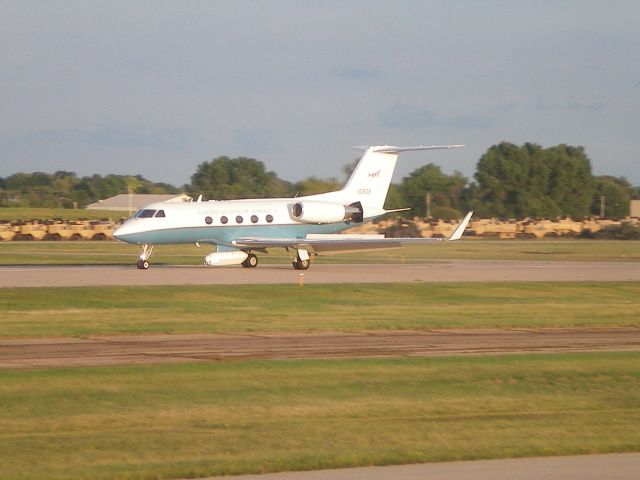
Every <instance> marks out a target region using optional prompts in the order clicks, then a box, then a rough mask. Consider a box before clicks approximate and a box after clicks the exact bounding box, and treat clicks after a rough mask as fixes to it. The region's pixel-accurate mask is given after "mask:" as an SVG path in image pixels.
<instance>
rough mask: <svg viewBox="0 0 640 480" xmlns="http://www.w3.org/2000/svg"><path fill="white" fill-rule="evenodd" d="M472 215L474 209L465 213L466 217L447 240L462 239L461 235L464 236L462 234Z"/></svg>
mask: <svg viewBox="0 0 640 480" xmlns="http://www.w3.org/2000/svg"><path fill="white" fill-rule="evenodd" d="M472 215H473V210H472V211H470V212H469V213H467V214H466V215H465V217H464V218H463V219H462V221H461V222H460V223H459V224H458V226H457V227H456V228H455V230H454V231H453V233H452V234H451V235H450V236H449V238H447V240H460V237H462V234H463V233H464V231H465V230H466V228H467V225H469V222H470V221H471V216H472Z"/></svg>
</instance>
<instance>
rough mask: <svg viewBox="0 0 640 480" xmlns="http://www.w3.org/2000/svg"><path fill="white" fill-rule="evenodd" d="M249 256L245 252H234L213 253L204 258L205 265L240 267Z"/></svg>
mask: <svg viewBox="0 0 640 480" xmlns="http://www.w3.org/2000/svg"><path fill="white" fill-rule="evenodd" d="M248 256H249V255H248V254H247V252H243V251H242V250H237V251H235V252H214V253H210V254H209V255H207V256H206V257H204V263H205V265H214V266H221V265H240V264H241V263H242V262H244V261H245V260H246V259H247V257H248Z"/></svg>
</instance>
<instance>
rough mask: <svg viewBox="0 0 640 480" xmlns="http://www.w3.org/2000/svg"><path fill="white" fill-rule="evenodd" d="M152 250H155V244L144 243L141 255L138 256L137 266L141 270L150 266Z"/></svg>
mask: <svg viewBox="0 0 640 480" xmlns="http://www.w3.org/2000/svg"><path fill="white" fill-rule="evenodd" d="M151 252H153V245H147V244H145V245H142V248H141V251H140V256H139V257H138V262H137V263H136V266H137V267H138V268H139V269H140V270H146V269H148V268H149V257H150V256H151Z"/></svg>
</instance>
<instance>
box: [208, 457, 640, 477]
mask: <svg viewBox="0 0 640 480" xmlns="http://www.w3.org/2000/svg"><path fill="white" fill-rule="evenodd" d="M638 471H640V453H611V454H607V455H575V456H568V457H545V458H541V457H534V458H509V459H498V460H475V461H467V462H444V463H427V464H417V465H397V466H390V467H361V468H344V469H336V470H318V471H314V472H284V473H270V474H266V475H239V476H236V477H209V478H206V479H201V480H224V479H227V480H228V479H230V478H233V480H329V479H331V480H396V479H402V480H424V479H429V480H477V479H509V480H541V479H544V480H602V479H607V480H635V479H636V478H638Z"/></svg>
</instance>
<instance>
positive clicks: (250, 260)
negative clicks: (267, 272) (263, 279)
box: [241, 253, 258, 268]
mask: <svg viewBox="0 0 640 480" xmlns="http://www.w3.org/2000/svg"><path fill="white" fill-rule="evenodd" d="M241 265H242V266H243V267H244V268H256V267H257V266H258V257H256V256H255V255H254V254H253V253H250V254H249V255H248V256H247V258H246V259H245V261H244V262H242V264H241Z"/></svg>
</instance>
